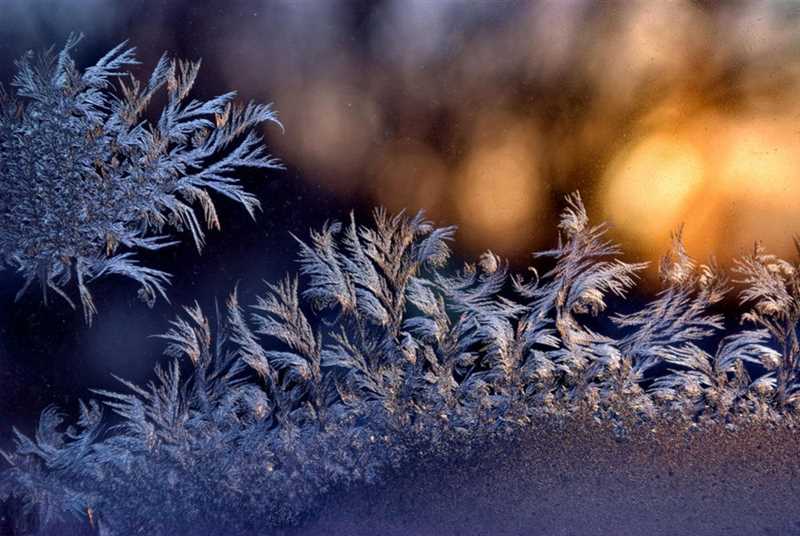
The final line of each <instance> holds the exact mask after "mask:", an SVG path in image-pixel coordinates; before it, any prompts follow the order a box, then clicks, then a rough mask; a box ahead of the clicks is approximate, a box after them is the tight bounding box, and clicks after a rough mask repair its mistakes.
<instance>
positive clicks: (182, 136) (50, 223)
mask: <svg viewBox="0 0 800 536" xmlns="http://www.w3.org/2000/svg"><path fill="white" fill-rule="evenodd" d="M79 40H80V37H77V36H73V37H71V38H70V39H69V40H68V42H67V44H66V46H65V47H64V49H63V50H62V51H61V52H60V53H58V54H54V53H52V52H51V51H48V52H46V53H44V54H42V55H40V56H39V57H36V56H34V55H33V54H31V53H29V54H28V55H26V56H24V57H23V58H22V59H21V60H19V61H18V62H17V73H16V76H15V77H14V79H13V81H12V82H11V87H12V88H13V91H12V93H11V94H9V93H7V92H6V91H5V90H4V89H3V88H2V86H0V190H2V195H0V268H2V267H3V265H5V266H9V267H12V268H14V269H16V270H17V271H19V273H20V274H21V275H22V276H23V277H24V279H25V284H24V286H23V288H22V290H21V291H20V294H22V292H24V290H25V289H27V288H28V287H29V286H30V284H31V283H33V282H34V281H37V280H38V282H39V283H40V284H41V287H42V291H43V293H44V295H45V298H46V295H47V291H48V290H51V291H53V292H55V293H56V294H58V295H60V296H61V297H63V298H64V299H66V300H67V301H68V302H69V303H70V304H72V303H73V301H74V300H73V298H70V297H69V294H68V293H67V290H66V287H67V285H68V284H69V283H70V282H71V281H75V282H76V283H77V285H76V286H77V293H78V296H79V298H80V302H81V304H82V306H83V311H84V314H85V316H86V319H87V321H90V320H91V317H92V315H93V314H94V313H95V307H94V304H93V301H92V295H91V293H90V291H89V288H88V283H89V282H90V281H91V280H93V279H96V278H98V277H100V276H103V275H107V274H118V275H122V276H124V277H128V278H131V279H133V280H135V281H137V282H138V283H139V284H140V285H141V290H140V296H141V297H142V298H143V299H145V300H146V301H147V302H148V303H152V302H153V300H154V299H155V298H156V296H157V295H162V296H163V295H164V286H165V284H166V283H167V282H168V278H169V274H167V273H164V272H162V271H159V270H156V269H153V268H148V267H146V266H142V265H141V264H139V263H138V262H137V260H136V259H135V257H134V252H135V251H136V250H137V249H146V250H156V249H159V248H163V247H165V246H167V245H170V244H172V243H174V242H170V239H169V237H168V235H166V234H165V232H166V230H167V228H169V227H172V228H176V229H188V230H189V231H190V232H191V235H192V238H193V240H194V242H195V244H196V245H197V248H198V250H199V249H200V248H201V247H202V246H203V227H204V225H203V224H202V223H201V220H205V225H206V226H208V227H209V228H219V220H218V218H217V213H216V210H215V206H214V202H213V201H212V194H213V193H217V194H221V195H223V196H226V197H228V198H230V199H233V200H234V201H236V202H237V203H239V204H241V205H242V206H243V207H244V208H245V210H247V211H248V213H250V214H251V215H253V213H254V211H255V210H256V209H257V208H258V207H259V202H258V200H257V199H256V198H255V197H254V196H252V195H251V194H249V193H248V192H247V191H245V190H244V189H243V188H242V185H241V184H240V183H239V180H238V179H237V178H236V177H235V172H236V171H237V170H240V169H242V168H276V167H279V164H278V163H277V161H276V160H274V159H272V158H271V157H270V156H269V155H267V154H266V153H265V151H264V147H263V145H262V143H261V138H260V137H259V136H258V134H257V133H256V132H255V131H254V130H253V127H256V126H258V125H259V124H260V123H263V122H265V121H273V122H277V120H276V116H275V113H274V112H273V111H272V109H271V108H270V106H267V105H261V104H255V103H250V104H247V105H244V106H242V105H238V104H235V103H234V97H235V94H234V93H226V94H225V95H221V96H219V97H215V98H213V99H211V100H209V101H205V102H203V101H199V100H189V99H188V96H189V91H190V90H191V88H192V85H193V84H194V82H195V79H196V77H197V74H198V69H199V67H200V64H199V62H198V63H191V62H184V61H176V60H170V59H168V58H167V57H166V56H162V57H161V59H160V60H159V62H158V64H157V65H156V67H155V69H154V71H153V73H152V74H151V75H150V78H149V80H148V81H147V82H146V83H141V82H139V81H138V80H136V79H134V78H133V76H132V75H131V74H130V73H128V72H126V71H125V68H126V67H128V66H131V65H134V64H136V63H138V62H137V61H136V59H135V56H134V49H133V48H128V47H127V46H126V44H125V43H122V44H120V45H119V46H117V47H115V48H114V49H113V50H111V51H109V52H108V53H107V54H106V55H105V56H103V57H102V58H101V59H100V60H98V61H97V63H96V64H95V65H93V66H91V67H89V68H87V69H85V70H83V71H81V70H79V69H77V68H76V66H75V62H74V61H73V59H72V58H71V57H70V51H71V50H72V49H73V48H74V47H75V45H76V44H77V43H78V41H79ZM115 82H117V84H115ZM162 91H163V92H164V93H165V96H164V97H163V98H164V99H165V102H166V104H165V105H164V107H163V109H161V110H160V112H159V113H158V115H157V116H156V114H155V113H152V112H148V104H149V103H150V101H151V99H153V98H154V97H156V98H162V97H161V96H160V95H159V93H160V92H162ZM148 113H150V114H151V115H152V119H149V118H148ZM196 206H199V207H200V208H201V209H202V216H199V215H198V214H197V212H196V211H195V210H196V208H195V207H196Z"/></svg>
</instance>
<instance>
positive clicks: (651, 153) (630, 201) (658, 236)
mask: <svg viewBox="0 0 800 536" xmlns="http://www.w3.org/2000/svg"><path fill="white" fill-rule="evenodd" d="M703 173H704V165H703V158H702V155H701V154H700V152H699V151H698V150H697V148H695V147H694V146H693V145H692V144H690V143H688V142H685V141H682V140H679V139H675V138H674V137H671V136H667V135H654V136H652V137H648V138H645V139H644V140H643V141H641V142H640V143H638V144H637V145H636V146H634V147H633V148H632V149H631V150H629V151H625V152H623V154H622V155H620V157H618V158H617V160H616V161H615V162H614V163H613V164H612V165H611V167H610V170H609V173H608V175H607V176H606V179H605V183H606V185H607V187H606V191H605V202H604V207H605V210H606V212H607V217H608V218H609V220H610V221H611V222H612V223H613V224H614V225H615V226H617V227H619V228H621V229H622V230H623V231H624V233H625V234H626V235H627V236H630V237H631V238H633V239H634V240H636V241H637V242H638V244H639V245H640V246H646V245H649V244H650V243H652V242H654V241H655V242H659V243H661V242H663V241H664V239H665V238H666V237H668V236H669V233H670V231H671V230H672V229H674V228H675V227H677V226H678V225H679V224H680V223H681V221H682V220H683V218H684V217H685V212H686V209H687V206H688V203H689V201H690V199H691V197H692V195H693V194H694V193H695V192H697V190H698V189H699V187H700V186H701V185H702V182H703Z"/></svg>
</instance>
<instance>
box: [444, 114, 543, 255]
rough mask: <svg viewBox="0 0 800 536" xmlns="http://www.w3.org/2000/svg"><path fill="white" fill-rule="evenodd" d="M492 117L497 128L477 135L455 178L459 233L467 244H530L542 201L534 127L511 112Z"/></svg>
mask: <svg viewBox="0 0 800 536" xmlns="http://www.w3.org/2000/svg"><path fill="white" fill-rule="evenodd" d="M507 121H508V122H506V121H505V120H500V121H490V122H491V123H492V124H493V125H494V130H484V128H483V127H481V128H480V132H483V133H485V132H494V133H497V134H496V135H493V136H491V137H489V138H486V137H485V134H484V135H480V134H479V135H477V136H476V137H475V140H474V142H473V149H472V151H471V153H470V154H469V156H468V157H467V159H466V161H465V163H464V165H463V167H462V169H461V170H460V174H459V177H458V178H457V179H456V180H457V182H456V188H457V190H456V191H457V200H456V202H457V210H458V215H459V224H460V225H461V233H460V236H461V238H462V240H464V241H465V243H466V244H467V246H468V247H471V248H475V249H485V248H486V245H487V244H491V248H492V249H493V250H495V251H497V252H499V253H503V254H518V253H520V250H521V249H526V247H527V245H528V244H529V243H530V241H531V238H532V235H533V229H532V226H533V220H534V218H535V217H536V214H537V211H538V210H540V207H541V205H542V199H541V197H542V188H541V182H540V177H539V175H538V171H537V170H538V162H537V159H536V154H535V145H534V143H533V142H534V140H535V139H536V136H535V133H534V132H532V130H531V129H529V128H526V127H524V126H522V125H513V123H511V125H509V122H511V119H510V118H507Z"/></svg>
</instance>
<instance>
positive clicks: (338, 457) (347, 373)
mask: <svg viewBox="0 0 800 536" xmlns="http://www.w3.org/2000/svg"><path fill="white" fill-rule="evenodd" d="M559 230H560V233H559V240H558V245H557V247H555V248H554V249H552V250H549V251H545V252H541V253H537V254H535V255H534V258H535V259H538V258H542V257H544V258H547V259H549V260H550V262H549V264H548V266H549V269H548V270H547V271H546V272H545V273H543V274H539V273H538V272H537V271H536V270H535V269H532V270H531V271H530V276H529V277H520V276H515V275H510V274H509V268H508V264H507V262H506V261H505V260H503V259H502V258H500V257H498V256H497V255H495V254H493V253H491V252H487V253H485V254H484V255H482V256H481V257H480V258H479V260H478V261H477V262H476V263H468V264H466V265H465V266H464V267H462V268H461V269H460V270H457V271H454V270H452V269H449V268H448V267H447V259H448V256H449V252H450V250H449V244H450V242H451V240H453V238H454V229H453V228H451V227H445V228H437V227H435V226H434V225H433V224H432V223H431V222H429V221H428V220H426V219H425V218H424V216H423V215H422V214H418V215H416V216H413V217H411V216H408V215H405V214H398V215H390V214H388V213H386V212H384V211H382V210H378V211H376V212H375V215H374V223H373V224H372V225H371V226H359V225H358V224H357V223H356V222H355V220H354V219H353V218H351V219H350V220H349V221H347V222H344V223H337V222H333V223H329V224H327V225H325V226H324V227H323V228H322V229H321V230H319V231H312V232H311V235H310V239H309V240H307V241H306V240H301V239H298V243H299V251H300V257H299V262H300V269H299V272H300V273H299V276H300V277H299V279H298V276H294V275H288V276H286V277H285V278H284V279H282V280H280V281H278V282H275V283H272V284H268V285H267V287H266V290H265V291H264V293H263V295H262V296H261V297H259V298H258V299H257V300H256V302H255V303H254V304H253V305H252V306H250V307H244V306H242V305H241V304H240V302H239V298H238V297H237V294H236V293H233V294H232V295H231V296H230V297H229V298H228V300H227V302H226V304H225V305H224V307H221V308H219V309H220V310H217V311H215V312H214V314H212V315H210V316H207V315H206V314H205V313H204V312H203V311H202V310H201V309H200V307H199V306H198V305H196V304H195V305H193V306H190V307H187V308H185V310H184V313H183V314H182V315H181V316H179V317H178V318H177V319H176V320H175V321H174V322H173V323H172V326H171V328H170V329H169V330H168V331H167V332H166V333H165V334H164V335H163V336H162V337H163V338H164V339H165V340H166V343H167V347H166V355H167V357H168V359H167V360H166V361H165V362H164V364H163V365H160V366H159V367H158V368H157V369H156V371H155V379H154V380H153V381H152V382H150V383H148V384H147V385H136V384H133V383H131V382H128V381H125V380H123V379H120V382H121V384H122V387H123V388H122V390H121V391H119V392H112V391H96V393H95V394H97V395H98V396H99V397H100V399H101V400H102V402H100V403H98V402H88V403H81V404H80V408H79V410H80V414H79V418H78V421H77V423H75V424H74V425H71V426H68V427H66V428H65V427H64V426H63V424H62V421H63V416H62V414H61V413H60V412H59V411H58V410H57V409H55V408H52V407H51V408H47V409H46V410H45V411H44V412H43V413H42V416H41V419H40V422H39V426H38V429H37V430H36V432H35V434H34V436H33V437H29V436H27V435H25V434H23V433H21V432H19V431H15V434H16V441H17V448H16V451H15V452H9V453H4V457H5V459H6V461H7V462H8V469H7V470H6V471H5V472H4V473H3V479H2V486H3V488H2V490H3V493H4V494H5V495H9V494H11V493H14V494H16V495H17V496H20V495H21V496H23V497H24V498H25V500H26V501H27V504H28V506H29V508H31V509H33V511H35V512H37V513H38V516H39V519H41V520H42V522H43V523H46V522H50V521H54V520H58V519H60V518H62V517H63V516H64V515H65V514H68V513H72V514H74V515H75V516H76V517H77V518H78V519H79V520H81V522H83V523H89V524H91V525H93V526H99V527H102V529H103V530H104V531H106V533H107V534H132V533H139V532H142V533H145V532H147V533H153V532H155V533H162V532H165V531H166V530H171V529H175V527H184V528H185V527H193V528H197V527H218V528H220V527H225V530H226V531H234V532H235V531H237V530H248V529H250V530H263V528H264V527H267V526H283V525H288V524H294V523H299V522H301V521H302V520H303V516H304V515H306V514H307V513H308V512H310V511H313V510H314V508H315V506H316V505H317V504H319V501H320V499H321V498H323V497H324V496H325V494H326V493H329V492H331V491H332V490H341V489H343V488H346V487H348V486H351V485H353V484H358V483H363V482H376V481H380V480H381V478H382V475H384V474H386V471H387V470H388V469H389V468H401V467H403V464H404V463H408V461H409V459H412V458H419V457H420V456H426V455H429V454H431V455H437V456H449V455H455V456H460V455H463V453H464V452H465V451H464V450H463V449H464V448H466V449H467V451H468V450H469V449H470V448H472V449H475V448H480V445H481V444H482V442H483V441H485V440H488V439H491V438H497V437H507V434H513V433H514V432H515V431H522V430H525V429H526V427H530V426H532V425H533V424H534V423H536V422H541V419H555V420H557V419H569V418H571V417H572V416H577V415H583V416H589V418H592V419H595V420H596V421H599V422H604V423H608V424H609V425H610V429H611V430H612V433H613V434H615V435H616V436H618V437H619V438H621V439H624V437H625V435H626V434H627V433H628V431H629V430H631V429H632V428H635V427H637V426H640V425H644V426H645V427H646V428H647V429H648V430H649V429H651V428H653V427H657V426H660V425H666V424H669V426H671V427H677V428H678V429H680V428H681V427H684V428H685V429H689V428H696V427H698V426H705V425H715V426H724V427H727V428H728V429H730V430H736V429H737V427H739V426H741V425H742V424H743V423H754V422H758V423H765V424H770V425H780V424H791V423H794V421H795V420H796V415H797V413H796V411H797V402H798V394H797V393H798V380H797V371H796V366H797V355H798V345H797V340H796V329H797V318H798V314H799V313H798V311H800V295H799V294H798V290H797V289H798V288H799V287H798V277H799V276H798V272H797V264H796V263H789V262H787V261H784V260H781V259H778V258H776V257H774V256H772V255H769V254H767V253H766V252H764V251H763V249H761V248H760V247H757V248H756V249H755V250H754V253H753V255H752V256H749V257H746V258H744V259H741V260H740V261H739V263H738V264H737V266H736V268H735V270H734V274H735V277H734V278H733V280H732V281H728V280H727V278H726V277H725V275H724V274H723V273H722V272H721V270H719V269H718V268H716V267H715V266H714V265H713V264H711V265H698V264H697V263H696V262H695V261H694V260H693V259H691V258H690V257H689V256H688V255H687V253H686V251H685V249H684V247H683V245H682V243H681V240H680V232H678V233H676V234H675V236H674V240H673V245H672V249H671V251H670V252H669V253H668V254H667V255H666V256H665V257H664V258H663V259H662V262H661V265H660V274H661V279H662V282H663V289H662V290H661V291H660V292H659V293H658V294H657V295H656V296H655V297H654V298H653V299H652V301H650V302H649V303H647V304H645V305H644V306H643V307H641V308H640V309H639V310H638V311H637V310H634V311H632V312H631V311H630V306H628V307H626V311H627V312H626V313H624V314H622V313H615V312H613V311H609V296H611V295H615V296H618V297H620V298H624V297H625V296H626V293H627V292H628V291H629V290H630V289H631V288H632V287H633V286H634V285H635V282H636V278H637V274H638V273H639V272H640V271H641V270H642V269H643V268H644V267H645V264H642V263H628V262H623V261H622V260H620V255H621V250H620V248H619V246H617V245H616V244H614V243H612V242H611V241H609V240H608V238H607V237H606V227H605V226H604V225H597V226H593V225H591V224H590V223H589V221H588V217H587V214H586V211H585V209H584V205H583V203H582V201H581V198H580V197H579V196H578V195H577V194H575V195H572V196H569V197H568V198H567V207H566V209H565V210H564V211H563V213H562V216H561V221H560V225H559ZM537 262H538V261H537ZM732 287H733V288H736V289H737V291H738V293H739V296H740V299H741V303H742V305H743V306H744V307H746V312H745V313H744V315H743V317H742V320H743V321H744V323H745V324H746V325H745V327H744V328H742V329H741V330H740V331H738V332H729V333H730V334H728V335H727V336H725V337H722V338H721V339H720V335H721V334H722V329H723V319H722V317H720V316H719V315H717V314H715V313H714V312H713V310H714V305H715V304H717V303H718V302H719V301H720V300H721V299H722V297H723V296H724V294H725V293H726V292H729V291H730V289H731V288H732ZM602 315H607V316H608V318H609V319H610V321H612V322H613V323H615V324H616V325H617V327H618V329H615V330H607V331H609V333H601V332H599V331H598V329H597V328H593V327H591V326H597V325H602V324H601V323H599V322H597V321H596V320H592V317H600V316H602ZM612 331H613V333H611V332H612ZM715 339H720V341H719V344H718V345H717V346H716V348H715V349H713V350H709V349H708V348H709V347H710V344H709V343H710V342H712V341H713V340H715ZM776 348H778V349H780V350H776ZM104 409H105V410H106V411H110V412H112V413H114V414H116V417H115V418H114V419H115V422H116V424H115V425H114V426H111V427H109V426H107V425H105V424H104V423H105V422H107V421H105V420H104V418H103V415H102V413H103V410H104ZM456 449H461V450H458V451H457V450H456Z"/></svg>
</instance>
